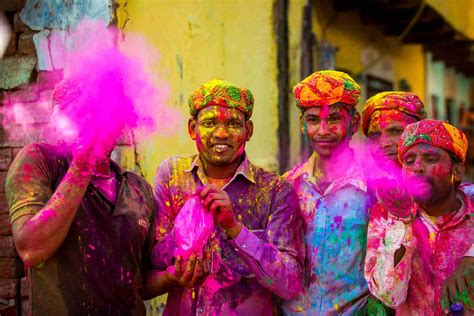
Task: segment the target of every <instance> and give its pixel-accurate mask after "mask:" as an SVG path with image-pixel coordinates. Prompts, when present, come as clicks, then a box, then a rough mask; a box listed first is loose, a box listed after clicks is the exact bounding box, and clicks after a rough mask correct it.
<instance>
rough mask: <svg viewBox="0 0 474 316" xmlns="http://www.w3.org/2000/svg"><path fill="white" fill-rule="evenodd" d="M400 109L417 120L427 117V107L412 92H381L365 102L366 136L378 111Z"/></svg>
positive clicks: (363, 122) (364, 125)
mask: <svg viewBox="0 0 474 316" xmlns="http://www.w3.org/2000/svg"><path fill="white" fill-rule="evenodd" d="M387 110H392V111H400V112H402V113H405V114H408V115H410V116H412V117H414V118H415V119H416V120H417V121H419V120H422V119H424V118H425V117H426V113H425V108H424V106H423V102H421V100H420V98H419V97H418V96H417V95H416V94H414V93H410V92H402V91H388V92H381V93H378V94H376V95H374V96H373V97H371V98H370V99H368V100H367V101H366V102H365V105H364V109H363V110H362V131H363V132H364V134H365V136H367V134H368V132H369V125H370V121H371V119H372V118H373V115H374V113H376V112H378V111H387Z"/></svg>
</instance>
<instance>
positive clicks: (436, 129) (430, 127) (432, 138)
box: [398, 119, 468, 162]
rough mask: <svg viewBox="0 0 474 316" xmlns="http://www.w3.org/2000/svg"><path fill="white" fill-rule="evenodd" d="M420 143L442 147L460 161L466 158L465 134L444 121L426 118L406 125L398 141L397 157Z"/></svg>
mask: <svg viewBox="0 0 474 316" xmlns="http://www.w3.org/2000/svg"><path fill="white" fill-rule="evenodd" d="M420 143H425V144H428V145H432V146H436V147H439V148H442V149H444V150H446V151H448V152H449V153H451V154H453V155H454V156H456V157H457V158H458V159H459V160H461V161H462V162H464V161H465V160H466V152H467V146H468V142H467V138H466V135H464V133H463V132H462V131H461V130H460V129H458V128H456V127H454V126H452V125H450V124H448V123H446V122H443V121H437V120H429V119H426V120H422V121H419V122H416V123H412V124H410V125H408V126H407V127H406V128H405V130H404V131H403V133H402V136H401V137H400V142H399V143H398V159H399V160H400V161H401V160H402V158H403V155H404V154H405V153H406V152H407V151H408V149H410V148H411V147H413V146H415V145H416V144H420Z"/></svg>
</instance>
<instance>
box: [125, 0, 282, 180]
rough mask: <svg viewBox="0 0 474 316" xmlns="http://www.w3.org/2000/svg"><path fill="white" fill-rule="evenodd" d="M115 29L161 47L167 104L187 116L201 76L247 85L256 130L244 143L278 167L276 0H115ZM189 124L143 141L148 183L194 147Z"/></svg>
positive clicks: (257, 157)
mask: <svg viewBox="0 0 474 316" xmlns="http://www.w3.org/2000/svg"><path fill="white" fill-rule="evenodd" d="M117 3H118V9H117V19H118V25H119V27H121V28H123V29H124V31H125V34H127V32H139V33H141V34H143V35H144V36H145V37H146V38H147V40H148V41H149V42H150V43H151V44H152V45H153V46H154V47H156V48H157V49H158V50H159V53H160V62H159V65H157V68H156V69H155V71H157V72H159V73H160V74H161V77H162V78H163V79H164V80H165V81H167V82H168V84H169V96H168V100H167V102H168V104H170V105H172V106H174V107H176V108H178V109H179V110H180V111H181V112H182V113H183V114H184V116H185V117H188V116H189V114H188V113H189V112H188V107H187V99H188V96H189V95H190V94H191V92H192V91H193V90H194V89H195V88H196V87H197V86H198V85H199V84H200V83H202V82H205V81H207V80H210V79H212V78H224V79H227V80H230V81H232V82H234V83H236V84H238V85H241V86H245V87H248V88H249V89H250V90H251V91H252V93H253V95H254V97H255V110H254V114H253V116H252V119H253V121H254V126H255V129H254V135H253V137H252V139H251V141H250V142H249V143H248V146H247V149H248V153H249V156H250V158H251V160H252V161H253V162H255V163H256V164H258V165H261V166H264V167H266V168H269V169H273V170H276V169H277V148H278V140H277V128H278V126H277V124H278V106H277V86H276V74H277V68H276V67H277V65H276V47H275V39H274V32H273V1H270V0H267V1H255V2H251V4H250V3H249V2H248V1H246V0H240V1H171V0H163V1H145V0H133V1H132V0H120V1H118V2H117ZM186 123H187V122H182V124H181V125H180V126H177V127H176V128H178V129H179V132H178V133H177V136H174V137H162V136H157V137H155V138H154V139H152V140H151V141H147V143H146V144H140V145H139V150H138V155H139V158H140V165H141V166H142V169H143V172H144V175H145V177H146V178H147V179H148V180H149V181H151V182H152V181H153V177H154V173H155V171H156V168H157V166H158V164H159V163H160V162H161V161H162V160H163V159H164V158H166V157H168V156H170V155H176V154H184V153H193V152H195V151H196V149H195V145H194V143H193V142H192V141H191V139H190V138H189V136H188V132H187V127H186Z"/></svg>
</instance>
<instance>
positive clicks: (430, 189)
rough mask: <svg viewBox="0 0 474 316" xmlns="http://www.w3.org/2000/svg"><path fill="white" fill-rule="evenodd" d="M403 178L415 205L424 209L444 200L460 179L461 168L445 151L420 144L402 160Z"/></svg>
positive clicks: (461, 174)
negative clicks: (428, 205)
mask: <svg viewBox="0 0 474 316" xmlns="http://www.w3.org/2000/svg"><path fill="white" fill-rule="evenodd" d="M402 163H403V178H404V180H405V182H406V183H407V185H408V187H409V190H410V191H411V193H412V194H413V199H414V200H415V202H417V203H419V204H422V205H426V204H434V203H436V202H437V201H442V200H444V199H446V198H447V197H448V196H449V195H450V194H452V193H453V191H454V190H455V186H456V185H455V183H459V182H460V181H461V179H462V176H463V172H464V167H463V164H462V163H455V162H453V161H452V159H451V156H450V155H449V154H448V152H447V151H445V150H443V149H441V148H438V147H435V146H431V145H428V144H424V143H420V144H417V145H415V146H413V147H412V148H410V149H409V150H408V151H407V152H406V153H405V154H404V155H403V157H402Z"/></svg>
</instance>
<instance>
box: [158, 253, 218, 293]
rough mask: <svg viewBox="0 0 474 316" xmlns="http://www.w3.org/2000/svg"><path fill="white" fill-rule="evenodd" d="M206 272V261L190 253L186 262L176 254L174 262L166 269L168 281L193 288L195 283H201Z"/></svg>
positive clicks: (207, 270) (207, 267) (207, 272)
mask: <svg viewBox="0 0 474 316" xmlns="http://www.w3.org/2000/svg"><path fill="white" fill-rule="evenodd" d="M208 274H209V265H208V262H207V261H206V260H205V259H203V258H200V257H198V256H196V254H192V255H191V256H190V257H189V258H188V259H187V260H186V262H183V258H182V257H181V256H178V257H177V258H176V261H175V264H174V265H173V266H169V267H168V269H167V270H166V275H167V278H168V280H169V281H171V282H172V283H177V284H179V285H182V286H186V287H188V288H193V287H194V286H195V285H199V284H200V283H202V282H203V281H204V280H205V278H206V276H207V275H208Z"/></svg>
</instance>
